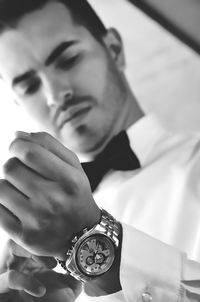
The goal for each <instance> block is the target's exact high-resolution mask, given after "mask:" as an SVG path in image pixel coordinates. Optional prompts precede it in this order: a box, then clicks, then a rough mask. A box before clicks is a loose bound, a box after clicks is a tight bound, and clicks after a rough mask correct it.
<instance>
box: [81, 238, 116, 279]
mask: <svg viewBox="0 0 200 302" xmlns="http://www.w3.org/2000/svg"><path fill="white" fill-rule="evenodd" d="M114 255H115V249H114V244H113V243H112V241H111V240H110V239H109V238H107V237H106V236H104V235H99V234H98V235H93V236H90V237H89V238H87V239H85V240H84V241H83V242H82V243H81V245H80V246H79V249H78V251H77V264H78V267H79V269H80V270H81V271H82V272H83V273H84V274H86V275H89V276H91V275H92V276H99V275H102V274H103V273H105V272H107V271H108V270H109V268H110V267H111V265H112V263H113V260H114Z"/></svg>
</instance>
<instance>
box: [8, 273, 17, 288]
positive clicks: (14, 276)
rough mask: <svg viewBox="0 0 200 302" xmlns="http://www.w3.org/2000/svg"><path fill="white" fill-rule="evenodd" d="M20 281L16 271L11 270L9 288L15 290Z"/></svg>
mask: <svg viewBox="0 0 200 302" xmlns="http://www.w3.org/2000/svg"><path fill="white" fill-rule="evenodd" d="M18 279H19V275H18V273H17V271H16V270H13V269H12V270H10V271H9V272H8V284H9V287H11V288H14V286H15V283H16V281H17V280H18Z"/></svg>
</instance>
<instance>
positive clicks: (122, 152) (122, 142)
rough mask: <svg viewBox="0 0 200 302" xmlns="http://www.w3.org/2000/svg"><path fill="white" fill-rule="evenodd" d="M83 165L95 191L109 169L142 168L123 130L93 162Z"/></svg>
mask: <svg viewBox="0 0 200 302" xmlns="http://www.w3.org/2000/svg"><path fill="white" fill-rule="evenodd" d="M82 167H83V169H84V171H85V173H86V175H87V177H88V179H89V181H90V185H91V189H92V192H94V191H95V189H96V188H97V187H98V185H99V183H100V182H101V180H102V178H103V177H104V175H105V174H106V173H107V172H108V171H109V170H111V169H113V170H120V171H127V170H135V169H138V168H140V163H139V160H138V158H137V156H136V155H135V154H134V152H133V151H132V150H131V148H130V145H129V139H128V136H127V134H126V132H125V131H123V132H121V133H119V134H118V135H117V136H115V137H114V138H113V139H112V140H111V141H110V142H109V144H108V145H107V146H106V148H105V149H104V150H103V152H102V153H100V155H98V156H97V158H96V159H95V160H94V161H93V162H86V163H82Z"/></svg>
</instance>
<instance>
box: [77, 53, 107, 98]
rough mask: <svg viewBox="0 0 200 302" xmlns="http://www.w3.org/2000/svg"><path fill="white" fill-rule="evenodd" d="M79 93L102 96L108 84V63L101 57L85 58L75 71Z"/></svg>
mask: <svg viewBox="0 0 200 302" xmlns="http://www.w3.org/2000/svg"><path fill="white" fill-rule="evenodd" d="M73 79H74V82H75V83H76V91H77V93H78V94H86V95H88V94H89V95H91V96H93V97H94V98H95V99H98V98H101V97H102V95H103V93H104V88H105V86H106V65H105V62H104V60H102V58H101V57H99V58H98V57H94V58H88V59H84V60H83V61H82V63H81V65H80V66H79V68H78V69H77V70H75V71H74V73H73Z"/></svg>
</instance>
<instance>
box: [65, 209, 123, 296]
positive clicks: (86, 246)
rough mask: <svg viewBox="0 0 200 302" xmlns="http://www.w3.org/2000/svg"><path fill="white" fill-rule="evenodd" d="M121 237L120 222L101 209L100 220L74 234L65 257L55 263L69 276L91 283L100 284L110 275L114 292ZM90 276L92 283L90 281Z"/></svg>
mask: <svg viewBox="0 0 200 302" xmlns="http://www.w3.org/2000/svg"><path fill="white" fill-rule="evenodd" d="M121 238H122V229H121V225H120V223H119V222H118V221H116V220H115V219H114V217H112V215H110V214H109V213H107V212H106V211H105V210H103V209H102V210H101V219H100V222H99V223H98V224H97V225H95V226H94V227H93V228H92V229H90V230H87V229H84V230H83V231H82V234H77V235H76V236H75V237H74V238H73V240H72V242H71V247H70V249H69V250H68V252H67V260H66V261H63V262H60V261H59V262H60V264H61V265H62V266H63V268H65V269H66V270H67V271H68V272H69V273H70V274H71V276H73V277H75V278H76V279H78V280H81V281H82V282H84V283H86V282H90V281H91V284H99V282H100V284H102V285H103V284H106V283H107V282H108V280H112V281H113V278H114V279H115V281H116V282H115V284H117V287H116V286H115V290H114V289H112V291H118V290H120V288H121V286H120V282H119V267H120V258H121ZM102 275H105V276H104V277H102ZM94 279H95V280H96V282H94V283H93V282H92V281H93V280H94ZM98 280H99V281H98ZM98 286H99V285H98ZM100 286H101V285H100ZM103 287H104V286H103Z"/></svg>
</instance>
